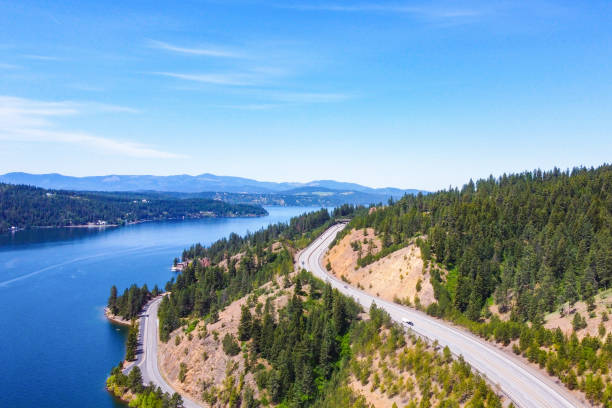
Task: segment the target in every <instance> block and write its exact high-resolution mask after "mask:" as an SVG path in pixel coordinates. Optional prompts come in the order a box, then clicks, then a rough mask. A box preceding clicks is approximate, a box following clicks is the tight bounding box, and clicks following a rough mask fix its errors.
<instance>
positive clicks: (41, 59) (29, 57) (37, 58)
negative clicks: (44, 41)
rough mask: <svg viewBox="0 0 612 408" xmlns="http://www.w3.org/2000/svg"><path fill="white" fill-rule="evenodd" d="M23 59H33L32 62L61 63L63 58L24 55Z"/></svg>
mask: <svg viewBox="0 0 612 408" xmlns="http://www.w3.org/2000/svg"><path fill="white" fill-rule="evenodd" d="M22 57H23V58H27V59H31V60H39V61H61V60H62V59H63V58H60V57H54V56H51V55H36V54H24V55H22Z"/></svg>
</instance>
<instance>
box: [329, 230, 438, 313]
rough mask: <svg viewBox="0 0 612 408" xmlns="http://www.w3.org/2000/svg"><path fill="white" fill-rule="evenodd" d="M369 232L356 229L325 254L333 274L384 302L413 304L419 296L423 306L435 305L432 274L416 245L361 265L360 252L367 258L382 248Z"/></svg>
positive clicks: (370, 231) (379, 242) (377, 239)
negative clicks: (425, 266) (395, 301)
mask: <svg viewBox="0 0 612 408" xmlns="http://www.w3.org/2000/svg"><path fill="white" fill-rule="evenodd" d="M366 232H367V233H366V234H364V230H362V229H360V230H353V231H351V232H350V233H349V234H348V235H346V236H345V237H344V238H342V240H340V242H338V243H337V244H336V245H335V246H334V247H333V248H332V249H331V250H330V251H329V253H328V254H327V255H326V257H325V259H324V265H327V264H328V263H329V265H330V266H331V268H332V272H333V273H334V275H336V276H338V277H340V278H342V277H344V279H345V280H347V281H348V282H350V283H351V284H353V285H356V286H358V287H360V288H362V289H363V290H365V291H366V292H368V293H371V294H373V295H376V296H378V297H381V298H383V299H385V300H389V301H394V300H397V299H400V300H402V301H404V300H405V299H408V300H409V301H410V302H411V303H412V304H414V301H415V296H417V297H418V299H419V301H420V303H421V305H423V306H427V305H429V304H430V303H433V302H434V301H435V298H434V292H433V287H432V286H431V283H430V281H429V278H430V276H429V271H428V270H425V269H424V267H423V259H422V258H421V250H420V249H419V247H417V246H416V245H414V244H411V245H408V246H407V247H405V248H402V249H399V250H397V251H395V252H392V253H391V254H389V255H387V256H385V257H384V258H381V259H379V260H378V261H376V262H374V263H372V264H370V265H366V266H364V267H359V266H358V264H357V262H358V259H359V254H360V251H361V255H362V256H365V255H367V254H368V253H372V254H377V253H378V252H380V250H381V248H382V243H381V241H380V238H379V237H377V236H375V234H374V230H373V229H372V228H368V229H367V230H366ZM364 240H365V242H364ZM356 248H357V249H356Z"/></svg>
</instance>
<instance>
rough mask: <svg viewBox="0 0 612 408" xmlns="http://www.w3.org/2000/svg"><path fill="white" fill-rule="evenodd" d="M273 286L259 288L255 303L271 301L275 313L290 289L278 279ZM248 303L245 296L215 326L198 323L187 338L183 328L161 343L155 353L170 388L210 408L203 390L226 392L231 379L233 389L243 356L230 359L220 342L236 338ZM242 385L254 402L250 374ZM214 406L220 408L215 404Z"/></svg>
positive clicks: (220, 316)
mask: <svg viewBox="0 0 612 408" xmlns="http://www.w3.org/2000/svg"><path fill="white" fill-rule="evenodd" d="M275 282H276V284H274V282H272V283H268V284H266V285H264V286H262V290H261V292H262V294H261V295H260V296H259V297H258V298H257V301H259V302H261V303H262V304H265V301H266V298H268V297H272V298H273V303H274V306H275V310H279V309H281V308H283V307H284V306H285V305H286V304H287V302H288V299H289V294H291V293H293V289H292V287H289V288H283V279H282V278H278V279H277V280H276V281H275ZM247 301H248V296H245V297H243V298H241V299H239V300H237V301H235V302H233V303H231V304H230V305H229V306H227V307H226V308H225V309H224V310H223V311H221V312H220V313H219V320H218V321H217V322H215V323H212V324H205V322H204V321H200V322H198V323H197V325H196V326H195V328H194V329H193V330H192V331H191V332H190V333H189V334H187V333H185V327H182V328H179V329H177V330H175V331H174V332H172V333H171V335H170V340H168V342H167V343H160V345H159V350H158V353H159V354H158V358H159V364H160V371H161V372H162V374H163V376H164V377H165V378H166V380H167V381H168V383H169V384H170V385H171V386H172V387H174V388H175V389H177V390H180V391H181V392H184V393H186V394H187V395H189V397H190V398H192V399H193V400H195V401H197V402H199V403H201V404H202V405H204V406H209V405H208V404H207V403H205V402H204V400H203V396H202V391H203V389H204V388H206V389H208V390H209V391H210V390H215V388H216V389H217V391H218V392H219V393H220V394H221V393H223V392H224V390H225V388H227V384H228V381H227V379H228V378H229V377H233V383H234V384H235V385H236V386H237V385H238V384H239V381H240V376H241V374H243V373H244V367H245V361H244V357H243V354H242V353H238V354H237V355H236V356H233V357H232V356H228V355H226V354H225V352H224V351H223V347H222V340H223V337H224V336H225V335H226V334H227V333H229V334H231V335H234V336H235V337H236V338H237V337H238V324H239V323H240V314H241V308H242V306H243V305H244V304H247ZM257 301H255V302H254V303H257ZM251 312H252V313H253V314H255V308H254V307H252V308H251ZM177 337H178V338H179V340H178V341H177ZM181 363H184V364H185V367H186V371H185V378H184V380H183V381H180V380H179V374H180V371H181ZM244 384H245V385H249V386H250V387H251V388H252V389H253V390H254V391H255V397H256V398H257V397H258V392H257V385H256V384H255V379H254V378H253V374H252V373H251V372H249V373H247V374H246V375H245V376H244ZM213 406H223V405H222V404H221V403H220V402H218V403H217V404H215V405H213Z"/></svg>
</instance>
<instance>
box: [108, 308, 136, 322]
mask: <svg viewBox="0 0 612 408" xmlns="http://www.w3.org/2000/svg"><path fill="white" fill-rule="evenodd" d="M104 316H105V317H106V318H107V319H108V320H110V321H111V322H113V323H117V324H120V325H122V326H131V325H132V322H130V321H127V320H125V319H123V318H121V316H117V315H114V314H112V313H111V311H110V309H109V308H108V307H105V308H104Z"/></svg>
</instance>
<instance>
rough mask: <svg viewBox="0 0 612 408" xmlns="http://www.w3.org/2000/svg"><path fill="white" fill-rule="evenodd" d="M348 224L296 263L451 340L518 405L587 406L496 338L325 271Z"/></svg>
mask: <svg viewBox="0 0 612 408" xmlns="http://www.w3.org/2000/svg"><path fill="white" fill-rule="evenodd" d="M344 227H345V224H336V225H334V226H333V227H331V228H329V229H328V230H327V231H325V233H323V234H322V235H321V236H320V237H319V238H318V239H317V240H315V241H314V242H313V243H312V244H311V245H310V246H308V247H307V248H306V249H305V250H303V251H302V252H301V253H300V254H299V256H298V265H299V266H300V267H302V268H305V269H307V270H309V271H310V272H312V273H313V274H314V275H315V276H318V277H319V278H321V279H323V280H326V281H327V282H329V283H330V284H331V285H332V286H333V287H335V288H337V289H338V290H339V291H340V292H342V293H344V294H345V295H348V296H351V297H353V298H354V299H355V300H356V301H357V302H359V303H360V304H361V305H362V306H364V307H365V308H366V309H367V308H369V307H370V305H371V304H372V303H373V302H375V303H376V305H377V306H379V307H381V308H383V309H385V310H386V311H387V313H389V315H390V316H391V318H392V319H393V320H395V321H397V322H399V323H401V322H402V319H407V320H409V321H411V322H413V324H414V326H411V329H412V330H414V331H415V332H416V333H418V334H420V335H422V336H424V337H427V338H429V339H430V340H437V341H438V343H439V344H440V345H441V346H442V347H443V346H448V347H449V348H450V350H451V351H452V352H453V353H454V354H456V355H462V356H463V358H464V359H465V360H466V361H467V362H468V363H469V364H470V365H472V367H474V368H475V369H476V370H477V371H479V372H480V373H482V374H483V375H484V376H486V378H487V379H488V380H489V381H490V382H491V383H492V384H496V385H498V386H499V388H500V389H501V390H502V391H503V393H504V394H506V396H507V397H509V398H510V399H511V400H512V401H513V402H514V403H515V405H518V406H519V407H522V408H545V407H550V408H572V407H582V406H586V404H585V403H583V402H580V401H578V400H577V399H576V398H575V397H574V396H573V395H572V394H570V393H569V392H568V391H567V390H566V389H565V388H564V387H563V386H561V385H559V384H557V383H555V382H554V381H553V380H552V379H551V378H550V377H548V376H546V375H545V374H543V373H541V372H539V371H537V370H535V369H533V368H532V367H529V366H528V365H526V364H525V363H523V362H522V361H521V360H520V359H519V358H517V357H515V356H513V355H512V354H509V353H506V352H505V351H503V350H500V349H499V348H497V347H495V346H494V345H492V344H489V343H487V342H486V341H484V340H482V339H480V338H478V337H476V336H474V335H472V334H471V333H468V332H467V331H465V330H462V329H458V328H456V327H453V326H451V325H450V324H448V323H446V322H444V321H441V320H438V319H435V318H433V317H431V316H428V315H426V314H425V313H421V312H419V311H417V310H415V309H411V308H408V307H404V306H401V305H398V304H395V303H392V302H388V301H385V300H383V299H380V298H377V297H375V296H373V295H370V294H369V293H366V292H363V291H361V290H359V289H357V288H355V287H353V286H351V285H349V284H347V283H345V282H343V281H341V280H339V279H337V278H336V277H334V276H333V275H330V274H329V273H327V271H326V270H325V268H324V267H323V265H322V260H323V256H324V255H325V253H326V252H327V249H328V246H329V244H330V243H331V242H332V241H333V239H334V237H335V236H336V234H337V233H338V232H339V231H341V230H342V229H343V228H344Z"/></svg>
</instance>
